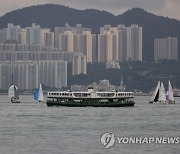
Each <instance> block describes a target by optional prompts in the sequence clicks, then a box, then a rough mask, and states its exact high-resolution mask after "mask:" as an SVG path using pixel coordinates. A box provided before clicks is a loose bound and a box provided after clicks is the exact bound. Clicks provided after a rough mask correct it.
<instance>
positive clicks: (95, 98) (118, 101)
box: [46, 89, 135, 107]
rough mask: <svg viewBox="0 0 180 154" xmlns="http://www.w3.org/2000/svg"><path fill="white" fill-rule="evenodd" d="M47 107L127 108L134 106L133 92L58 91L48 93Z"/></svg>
mask: <svg viewBox="0 0 180 154" xmlns="http://www.w3.org/2000/svg"><path fill="white" fill-rule="evenodd" d="M46 103H47V106H68V107H86V106H93V107H125V106H134V104H135V103H134V94H133V92H116V91H112V92H97V91H94V90H93V89H88V91H87V92H71V91H60V92H59V91H57V92H48V93H47V102H46Z"/></svg>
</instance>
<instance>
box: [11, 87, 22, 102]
mask: <svg viewBox="0 0 180 154" xmlns="http://www.w3.org/2000/svg"><path fill="white" fill-rule="evenodd" d="M8 95H9V98H10V99H11V102H12V103H20V100H19V95H18V90H17V87H16V86H15V85H12V86H11V87H10V88H9V90H8Z"/></svg>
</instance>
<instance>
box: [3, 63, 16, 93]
mask: <svg viewBox="0 0 180 154" xmlns="http://www.w3.org/2000/svg"><path fill="white" fill-rule="evenodd" d="M11 66H12V64H11V62H7V61H6V62H5V61H4V62H1V63H0V78H1V81H0V88H1V89H2V90H7V89H8V88H9V87H10V86H11V84H12V82H13V81H12V71H11V70H12V69H11V68H12V67H11Z"/></svg>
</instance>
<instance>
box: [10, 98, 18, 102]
mask: <svg viewBox="0 0 180 154" xmlns="http://www.w3.org/2000/svg"><path fill="white" fill-rule="evenodd" d="M11 103H20V101H19V100H17V99H14V98H11Z"/></svg>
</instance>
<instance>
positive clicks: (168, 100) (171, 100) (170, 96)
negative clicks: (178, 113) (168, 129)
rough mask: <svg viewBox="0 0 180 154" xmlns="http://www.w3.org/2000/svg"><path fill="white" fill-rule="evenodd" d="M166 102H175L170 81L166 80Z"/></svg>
mask: <svg viewBox="0 0 180 154" xmlns="http://www.w3.org/2000/svg"><path fill="white" fill-rule="evenodd" d="M167 102H168V103H169V104H175V100H174V94H173V89H172V86H171V82H170V81H169V82H168V91H167Z"/></svg>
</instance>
